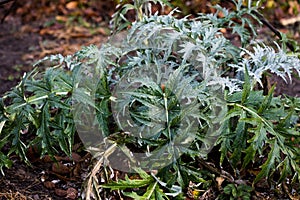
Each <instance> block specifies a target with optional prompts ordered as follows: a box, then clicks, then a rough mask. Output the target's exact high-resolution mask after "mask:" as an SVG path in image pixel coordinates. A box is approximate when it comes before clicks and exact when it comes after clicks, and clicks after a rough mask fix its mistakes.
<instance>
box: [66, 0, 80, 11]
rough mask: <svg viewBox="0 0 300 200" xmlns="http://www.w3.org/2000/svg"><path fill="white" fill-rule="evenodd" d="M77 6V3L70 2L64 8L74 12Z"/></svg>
mask: <svg viewBox="0 0 300 200" xmlns="http://www.w3.org/2000/svg"><path fill="white" fill-rule="evenodd" d="M77 6H78V2H77V1H70V2H69V3H67V4H66V8H67V9H69V10H74V9H76V8H77Z"/></svg>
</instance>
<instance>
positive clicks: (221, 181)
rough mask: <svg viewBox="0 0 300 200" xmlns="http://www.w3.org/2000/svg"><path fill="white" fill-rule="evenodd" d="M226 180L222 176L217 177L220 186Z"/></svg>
mask: <svg viewBox="0 0 300 200" xmlns="http://www.w3.org/2000/svg"><path fill="white" fill-rule="evenodd" d="M224 180H225V179H224V178H223V177H220V176H219V177H217V178H216V181H217V182H218V187H221V185H222V183H223V182H224Z"/></svg>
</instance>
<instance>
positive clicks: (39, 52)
mask: <svg viewBox="0 0 300 200" xmlns="http://www.w3.org/2000/svg"><path fill="white" fill-rule="evenodd" d="M45 2H46V1H41V2H40V4H36V5H34V3H36V1H34V0H28V1H26V3H25V2H24V3H23V5H18V7H17V8H15V9H14V10H13V11H12V12H11V14H10V15H8V16H7V17H6V18H5V20H4V22H3V23H2V24H0V96H2V95H3V94H4V92H5V91H7V90H9V89H10V88H11V87H13V86H15V85H16V84H17V83H18V81H19V80H20V78H21V77H22V75H23V73H24V72H27V71H29V70H31V69H32V65H33V63H34V62H36V61H37V60H38V59H40V58H42V57H44V56H46V55H50V54H56V53H61V54H63V55H67V54H71V53H74V52H76V51H77V50H79V49H80V47H81V46H83V45H89V44H96V45H100V44H101V43H102V42H103V41H105V40H106V39H107V36H108V35H109V29H108V23H107V22H108V18H109V16H110V15H111V14H112V13H113V8H114V5H113V4H111V3H108V2H110V1H107V2H105V3H101V2H102V1H97V2H98V3H97V4H92V6H91V7H86V8H85V9H84V10H82V9H79V8H78V7H79V6H78V5H75V4H73V5H72V4H66V2H65V1H63V0H62V1H60V3H58V4H57V5H56V6H57V8H59V9H56V8H55V7H51V6H53V4H50V5H48V4H47V3H45ZM74 2H76V1H74ZM82 2H84V1H82ZM9 6H10V5H5V6H4V7H1V8H0V17H3V15H2V13H4V11H6V10H7V9H9ZM31 10H33V12H31ZM74 17H78V18H80V19H82V20H78V21H76V20H74ZM57 21H59V22H60V23H58V22H57ZM266 32H268V30H267V29H263V31H262V35H261V36H260V37H261V38H264V34H265V33H266ZM266 37H269V36H266ZM270 82H271V83H274V82H278V83H277V93H278V94H280V93H285V94H288V95H293V96H296V95H298V96H300V80H299V79H297V78H295V79H294V81H293V83H291V84H289V85H286V84H285V83H284V82H283V81H279V80H278V79H277V78H276V77H272V78H271V81H270ZM75 146H77V147H78V146H80V143H79V142H78V144H76V145H75ZM75 152H76V153H75ZM28 154H29V155H28V156H29V158H30V159H31V161H32V166H27V165H26V164H24V163H23V162H21V161H20V160H19V159H18V158H17V157H14V155H12V160H13V161H14V165H13V166H12V168H11V169H5V170H4V173H5V176H2V175H0V199H62V198H69V199H76V195H77V194H78V193H80V191H81V187H82V183H83V180H84V178H85V177H86V175H87V171H88V167H89V164H90V163H89V162H90V156H89V155H88V154H85V153H84V151H80V150H79V149H78V148H77V149H74V155H73V160H70V159H69V158H66V157H59V155H58V157H57V160H58V161H59V162H58V163H59V164H56V163H54V162H52V161H51V160H49V159H48V160H47V158H44V159H43V160H40V159H39V156H38V153H37V152H35V150H34V149H32V150H31V151H29V153H28ZM57 165H61V166H62V167H61V168H59V169H58V167H57ZM262 193H263V192H262ZM267 198H268V197H266V199H267ZM268 199H272V197H269V198H268ZM274 199H276V198H275V197H274Z"/></svg>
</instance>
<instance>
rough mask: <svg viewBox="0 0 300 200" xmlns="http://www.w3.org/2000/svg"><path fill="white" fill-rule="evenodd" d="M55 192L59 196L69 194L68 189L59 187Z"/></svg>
mask: <svg viewBox="0 0 300 200" xmlns="http://www.w3.org/2000/svg"><path fill="white" fill-rule="evenodd" d="M55 194H56V195H57V196H60V197H65V196H66V195H67V191H66V190H62V189H58V188H56V189H55Z"/></svg>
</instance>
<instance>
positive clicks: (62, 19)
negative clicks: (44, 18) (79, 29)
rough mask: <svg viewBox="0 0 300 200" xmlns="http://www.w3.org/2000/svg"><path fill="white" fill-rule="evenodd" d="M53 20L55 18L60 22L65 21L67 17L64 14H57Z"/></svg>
mask: <svg viewBox="0 0 300 200" xmlns="http://www.w3.org/2000/svg"><path fill="white" fill-rule="evenodd" d="M55 20H56V21H60V22H66V21H68V18H67V17H66V16H62V15H57V16H56V17H55Z"/></svg>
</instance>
